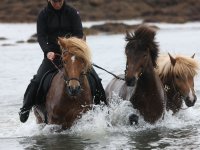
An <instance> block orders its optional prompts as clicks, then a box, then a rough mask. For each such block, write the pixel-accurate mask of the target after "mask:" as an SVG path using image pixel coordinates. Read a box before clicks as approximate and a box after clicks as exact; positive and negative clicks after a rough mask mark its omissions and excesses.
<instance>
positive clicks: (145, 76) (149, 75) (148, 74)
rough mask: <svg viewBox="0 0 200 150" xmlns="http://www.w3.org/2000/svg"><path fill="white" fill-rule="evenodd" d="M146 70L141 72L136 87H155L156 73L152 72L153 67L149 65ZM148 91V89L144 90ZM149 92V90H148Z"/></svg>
mask: <svg viewBox="0 0 200 150" xmlns="http://www.w3.org/2000/svg"><path fill="white" fill-rule="evenodd" d="M146 68H147V69H145V70H144V71H143V72H142V75H141V77H140V78H139V79H138V84H137V87H138V88H140V86H144V85H145V86H150V87H152V86H155V85H154V84H156V73H155V71H154V68H153V66H152V65H151V63H149V65H148V66H147V67H146ZM146 89H148V88H146ZM148 91H149V90H148Z"/></svg>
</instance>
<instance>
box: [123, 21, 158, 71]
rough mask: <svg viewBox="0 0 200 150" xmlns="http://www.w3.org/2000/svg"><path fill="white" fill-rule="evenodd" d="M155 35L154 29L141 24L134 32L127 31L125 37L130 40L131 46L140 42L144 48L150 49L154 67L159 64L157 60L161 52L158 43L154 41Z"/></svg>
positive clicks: (128, 44) (129, 44)
mask: <svg viewBox="0 0 200 150" xmlns="http://www.w3.org/2000/svg"><path fill="white" fill-rule="evenodd" d="M155 35H156V33H155V31H154V30H153V29H151V28H150V27H148V26H145V25H141V26H139V27H138V28H137V29H136V30H135V32H134V34H132V33H131V34H130V33H127V36H126V38H125V40H126V41H128V43H127V46H130V47H131V45H132V46H134V44H138V45H140V46H141V47H142V49H149V51H150V54H151V58H152V63H153V66H154V67H156V66H157V64H156V61H157V57H158V53H159V49H158V44H157V42H155V41H154V37H155ZM127 46H126V47H127Z"/></svg>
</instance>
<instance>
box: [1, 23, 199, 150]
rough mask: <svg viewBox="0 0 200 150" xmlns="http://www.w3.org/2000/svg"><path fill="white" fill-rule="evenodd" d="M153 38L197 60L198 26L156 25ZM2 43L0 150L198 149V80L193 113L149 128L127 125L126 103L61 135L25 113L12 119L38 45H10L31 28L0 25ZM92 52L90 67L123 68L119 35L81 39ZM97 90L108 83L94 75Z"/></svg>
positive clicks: (36, 61) (99, 111)
mask: <svg viewBox="0 0 200 150" xmlns="http://www.w3.org/2000/svg"><path fill="white" fill-rule="evenodd" d="M160 27H161V30H160V31H158V34H157V36H156V39H157V41H158V42H159V43H160V47H161V52H162V53H166V52H170V53H171V54H172V55H173V54H184V55H188V56H192V55H193V53H196V56H195V57H196V59H198V60H200V59H199V58H200V53H199V51H198V49H199V47H200V44H199V36H200V26H199V25H198V24H197V23H191V24H186V25H185V24H184V25H165V24H160ZM0 30H1V31H2V33H1V34H2V35H0V37H6V38H8V39H7V40H5V41H0V45H1V44H3V43H11V44H14V46H6V47H3V46H1V47H0V52H1V56H0V62H1V63H0V68H1V70H0V89H1V90H0V114H1V115H0V143H1V145H0V149H8V150H10V149H15V150H21V149H73V150H74V149H75V150H76V149H77V150H80V149H85V150H90V149H91V150H92V149H112V150H115V149H116V150H118V149H127V150H129V149H167V150H168V149H199V148H200V118H199V116H200V102H199V98H200V78H199V76H197V77H196V78H195V89H196V93H197V97H198V101H197V103H196V104H195V106H194V107H192V108H188V109H186V110H181V111H180V112H179V113H178V114H176V115H174V116H172V113H171V112H166V114H165V117H164V120H159V121H158V122H157V123H156V124H155V125H150V124H147V123H145V122H144V121H143V119H142V118H140V120H139V125H138V126H130V125H129V124H128V123H127V117H128V115H129V114H130V113H131V112H133V111H134V110H133V108H132V107H131V106H130V103H129V102H128V101H122V100H121V99H120V98H118V97H116V98H114V99H113V102H112V103H111V107H110V108H107V107H101V106H96V107H95V109H93V110H91V111H89V112H87V113H86V114H84V115H83V117H82V118H81V119H80V120H78V121H77V122H76V123H75V124H74V126H73V127H72V128H71V129H70V130H67V131H63V132H61V133H58V132H55V131H56V130H57V128H58V129H59V127H57V126H50V125H48V126H45V125H37V124H36V123H35V119H34V116H33V114H32V113H31V115H30V118H29V120H28V121H27V123H25V124H22V123H20V121H19V119H18V111H19V108H20V107H21V103H22V98H23V94H24V91H25V88H26V86H27V84H28V82H29V80H30V79H31V78H32V76H33V75H34V74H35V72H36V70H37V68H38V66H39V65H40V63H41V60H42V52H41V50H40V48H39V46H38V44H26V43H22V44H16V41H19V40H25V39H27V38H28V37H29V36H31V35H32V34H34V32H35V25H33V24H17V25H13V24H8V25H5V24H0ZM87 40H88V43H89V46H90V47H91V49H92V52H93V62H94V63H96V64H98V65H100V66H102V67H104V68H106V69H107V70H110V71H111V72H113V73H115V74H119V73H123V72H124V68H125V55H124V46H125V42H124V35H121V34H119V35H98V36H89V37H88V38H87ZM96 71H97V72H98V73H99V76H100V77H101V78H102V79H103V81H102V82H103V85H104V86H106V85H107V83H108V82H109V81H110V80H111V79H112V76H111V75H109V74H107V73H105V72H104V71H101V70H98V69H96Z"/></svg>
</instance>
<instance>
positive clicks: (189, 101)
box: [185, 95, 197, 107]
mask: <svg viewBox="0 0 200 150" xmlns="http://www.w3.org/2000/svg"><path fill="white" fill-rule="evenodd" d="M196 101H197V97H196V95H194V99H193V100H191V99H190V97H186V99H185V104H186V105H187V107H192V106H194V104H195V102H196Z"/></svg>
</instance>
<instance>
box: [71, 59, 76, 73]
mask: <svg viewBox="0 0 200 150" xmlns="http://www.w3.org/2000/svg"><path fill="white" fill-rule="evenodd" d="M71 60H72V64H73V63H75V61H76V57H75V56H72V57H71ZM71 72H72V73H74V70H71Z"/></svg>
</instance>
